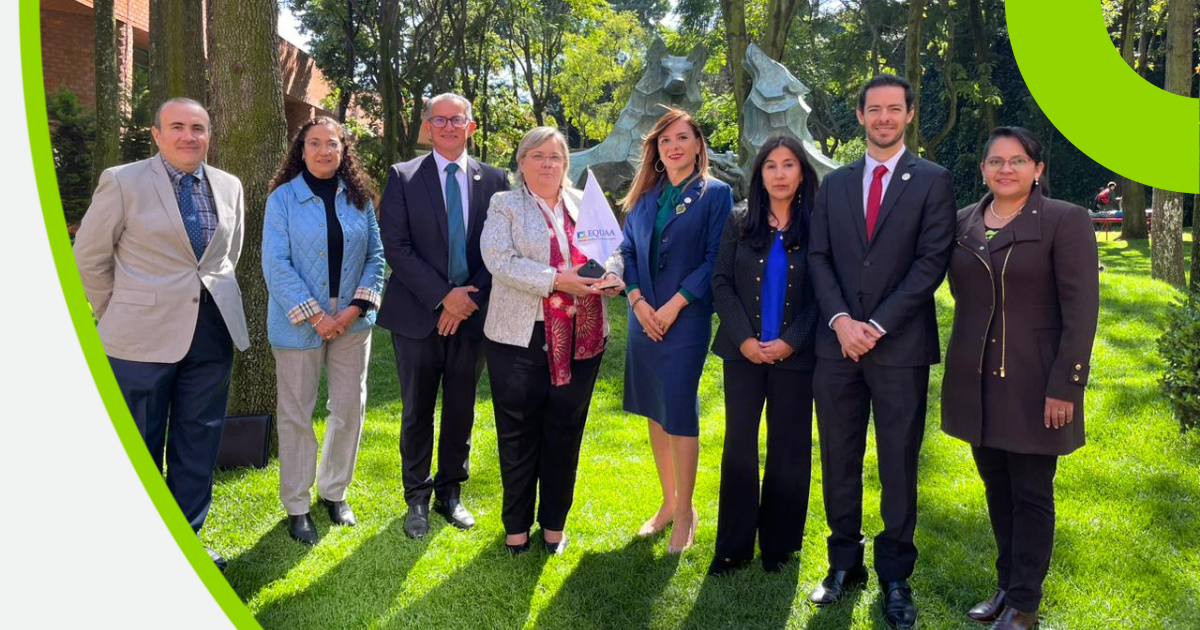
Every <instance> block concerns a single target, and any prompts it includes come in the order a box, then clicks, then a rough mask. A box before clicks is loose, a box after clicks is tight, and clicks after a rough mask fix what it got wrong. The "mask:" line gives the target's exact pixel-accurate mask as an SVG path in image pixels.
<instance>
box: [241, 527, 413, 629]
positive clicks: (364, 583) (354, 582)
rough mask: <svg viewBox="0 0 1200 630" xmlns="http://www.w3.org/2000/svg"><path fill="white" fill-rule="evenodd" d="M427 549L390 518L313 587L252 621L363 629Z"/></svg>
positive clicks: (284, 599) (268, 624)
mask: <svg viewBox="0 0 1200 630" xmlns="http://www.w3.org/2000/svg"><path fill="white" fill-rule="evenodd" d="M435 530H436V527H435ZM322 533H323V532H322ZM435 535H436V531H432V530H431V531H430V533H429V538H430V539H432V538H433V537H434V536H435ZM283 536H284V537H286V536H287V533H286V532H284V533H283ZM289 542H290V541H289ZM427 548H428V544H427V543H423V542H419V541H414V540H409V539H408V538H407V537H405V535H404V519H403V518H396V519H393V520H392V521H391V522H390V523H389V524H388V526H387V527H385V528H383V529H381V530H380V531H379V532H377V533H376V534H375V535H374V536H372V537H371V538H370V539H368V540H367V541H366V542H364V543H363V544H362V545H361V546H359V547H358V548H357V549H355V550H354V551H353V552H351V553H350V555H348V556H347V557H345V558H344V559H343V560H342V561H341V562H340V563H338V564H337V565H336V566H334V567H333V568H331V569H329V570H328V571H326V572H325V573H324V574H323V575H322V576H321V577H320V578H319V579H318V580H317V581H316V582H314V583H313V584H311V585H309V586H308V587H307V588H304V589H303V590H300V591H298V592H294V593H290V594H288V595H285V596H283V597H280V598H279V599H276V600H274V601H271V602H270V603H268V604H267V605H266V606H264V607H263V608H262V609H260V610H259V611H258V613H257V614H256V615H255V617H256V618H257V619H258V622H259V623H260V624H262V626H263V627H264V628H288V629H289V630H292V629H297V628H321V629H327V628H358V627H365V626H367V625H369V624H370V623H371V622H373V621H375V620H376V619H378V618H380V617H382V616H384V615H385V614H386V613H387V611H388V609H389V608H390V607H391V606H392V604H393V602H394V601H395V599H396V597H397V595H399V593H400V589H401V588H402V587H403V585H404V582H405V577H406V576H407V575H408V572H409V571H410V570H412V568H413V566H414V565H415V564H416V563H417V561H418V560H419V559H420V558H421V556H422V555H424V553H425V551H426V549H427ZM242 595H243V597H245V595H246V594H244V593H243V594H242Z"/></svg>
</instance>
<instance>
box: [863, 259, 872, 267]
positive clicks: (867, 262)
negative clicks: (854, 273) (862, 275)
mask: <svg viewBox="0 0 1200 630" xmlns="http://www.w3.org/2000/svg"><path fill="white" fill-rule="evenodd" d="M863 266H864V267H870V266H871V261H869V260H864V261H863Z"/></svg>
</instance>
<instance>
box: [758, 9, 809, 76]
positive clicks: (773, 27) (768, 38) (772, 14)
mask: <svg viewBox="0 0 1200 630" xmlns="http://www.w3.org/2000/svg"><path fill="white" fill-rule="evenodd" d="M799 9H800V0H769V2H768V3H767V24H766V27H765V30H764V31H763V42H762V44H763V45H762V49H763V52H764V53H766V54H767V56H768V57H770V58H771V59H774V60H775V61H778V62H780V63H783V53H784V51H785V50H786V49H787V38H788V31H790V30H791V28H792V22H793V21H794V19H795V17H796V12H797V11H798V10H799Z"/></svg>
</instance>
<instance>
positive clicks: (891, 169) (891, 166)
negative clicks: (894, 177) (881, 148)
mask: <svg viewBox="0 0 1200 630" xmlns="http://www.w3.org/2000/svg"><path fill="white" fill-rule="evenodd" d="M906 151H908V149H907V148H906V147H905V146H904V145H903V144H901V145H900V150H899V151H897V152H896V155H893V156H892V157H890V158H888V159H887V161H886V162H880V161H879V160H876V159H875V158H873V157H871V154H870V153H867V154H866V155H865V156H864V157H865V158H866V161H867V172H868V173H874V172H875V167H876V166H879V165H880V164H883V165H884V166H886V167H887V169H888V174H889V175H891V174H892V173H895V172H896V165H897V164H899V163H900V158H902V157H904V153H905V152H906Z"/></svg>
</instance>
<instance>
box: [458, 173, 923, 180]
mask: <svg viewBox="0 0 1200 630" xmlns="http://www.w3.org/2000/svg"><path fill="white" fill-rule="evenodd" d="M475 177H476V178H478V177H479V176H478V175H476V176H475ZM911 178H912V173H905V174H903V175H901V176H900V179H902V180H904V181H908V180H909V179H911Z"/></svg>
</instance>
